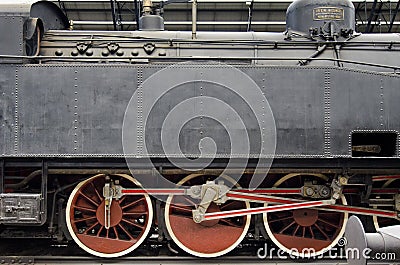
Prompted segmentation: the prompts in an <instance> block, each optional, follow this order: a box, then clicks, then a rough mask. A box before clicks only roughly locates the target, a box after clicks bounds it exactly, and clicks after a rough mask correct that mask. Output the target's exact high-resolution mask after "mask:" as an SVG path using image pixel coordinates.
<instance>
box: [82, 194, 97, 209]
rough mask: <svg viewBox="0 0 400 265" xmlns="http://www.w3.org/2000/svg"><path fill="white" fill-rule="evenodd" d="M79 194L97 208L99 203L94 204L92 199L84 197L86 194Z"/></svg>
mask: <svg viewBox="0 0 400 265" xmlns="http://www.w3.org/2000/svg"><path fill="white" fill-rule="evenodd" d="M79 194H80V195H81V196H82V197H83V198H85V199H86V200H87V201H89V202H90V203H92V204H93V205H95V206H96V207H98V206H99V203H97V202H95V201H94V200H93V199H92V198H89V197H88V196H86V194H84V193H83V192H82V191H80V190H79Z"/></svg>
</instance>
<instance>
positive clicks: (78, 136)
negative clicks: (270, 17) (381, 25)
mask: <svg viewBox="0 0 400 265" xmlns="http://www.w3.org/2000/svg"><path fill="white" fill-rule="evenodd" d="M286 16H287V25H286V31H285V32H284V33H268V32H198V31H196V30H193V31H192V32H180V31H166V30H164V26H163V19H162V18H161V17H160V16H159V15H157V14H154V13H152V8H151V4H150V3H149V2H148V1H144V8H143V15H142V17H141V20H140V23H139V24H140V30H137V31H78V30H73V28H72V25H71V23H70V22H69V21H68V19H67V18H66V17H65V15H64V14H63V13H62V12H61V11H60V10H59V9H58V7H57V6H56V5H55V4H53V3H51V2H47V1H36V2H29V3H27V2H22V1H21V2H15V1H13V2H11V1H2V2H1V3H0V22H1V23H0V32H1V35H2V37H1V38H0V44H1V45H0V69H1V71H0V90H1V91H0V92H1V98H0V102H1V108H0V116H1V123H2V124H1V126H0V131H1V140H0V150H1V157H0V184H1V185H0V238H1V239H0V240H2V241H5V240H9V239H12V238H16V237H22V238H50V239H52V240H53V241H54V242H62V243H66V242H67V243H68V244H69V245H74V244H77V245H78V246H79V247H80V248H82V249H83V250H85V251H86V252H88V253H91V254H93V255H96V256H100V257H119V256H122V255H138V254H137V253H139V252H140V251H139V250H140V249H149V248H152V249H153V250H154V249H158V250H159V249H167V251H168V253H169V254H173V255H182V254H184V253H189V254H191V255H194V256H198V257H217V256H221V255H225V254H228V253H239V254H240V253H241V252H242V251H244V250H245V249H250V250H254V249H257V247H256V246H260V245H261V246H262V245H264V244H265V243H266V244H269V245H270V246H274V247H276V248H277V249H280V250H283V251H285V252H287V253H291V254H293V255H295V256H298V257H304V256H305V255H304V250H307V251H309V250H310V249H313V252H312V253H311V256H319V255H323V253H325V252H327V251H329V250H330V249H332V248H334V247H335V246H336V245H337V243H338V242H339V239H340V238H341V237H342V236H343V234H344V231H345V226H346V222H347V219H348V217H349V215H359V216H360V217H361V219H362V221H363V223H364V226H365V228H366V230H367V231H370V232H373V231H374V230H375V229H379V228H382V227H386V226H390V225H395V224H399V212H400V193H399V190H400V166H399V165H400V163H399V161H400V160H399V130H400V106H399V104H398V102H399V100H400V91H399V89H400V76H399V71H400V66H399V62H400V35H399V34H398V33H393V34H361V33H358V32H356V29H355V11H354V6H353V4H352V3H351V1H349V0H346V1H339V0H318V1H306V0H295V1H294V2H293V3H292V4H291V5H290V6H289V8H288V10H287V13H286ZM194 29H195V27H194ZM132 251H134V252H132ZM131 252H132V253H131Z"/></svg>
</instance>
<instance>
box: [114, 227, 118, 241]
mask: <svg viewBox="0 0 400 265" xmlns="http://www.w3.org/2000/svg"><path fill="white" fill-rule="evenodd" d="M113 229H114V234H115V237H116V238H117V239H119V234H118V231H117V228H116V227H115V226H113Z"/></svg>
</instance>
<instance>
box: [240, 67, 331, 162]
mask: <svg viewBox="0 0 400 265" xmlns="http://www.w3.org/2000/svg"><path fill="white" fill-rule="evenodd" d="M242 70H243V71H245V72H246V73H247V74H248V75H249V76H250V77H251V78H252V79H253V80H254V81H255V82H256V83H257V85H258V86H259V87H260V88H261V89H262V90H263V92H264V94H265V96H266V98H267V99H268V102H269V104H270V106H271V109H272V112H273V115H274V118H275V123H276V129H277V146H276V155H277V156H283V157H286V156H290V157H292V156H322V155H323V154H324V89H323V88H324V71H325V70H324V69H323V68H313V67H254V68H242Z"/></svg>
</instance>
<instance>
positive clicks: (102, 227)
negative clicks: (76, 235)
mask: <svg viewBox="0 0 400 265" xmlns="http://www.w3.org/2000/svg"><path fill="white" fill-rule="evenodd" d="M103 229H105V227H104V226H101V227H100V229H99V231H97V237H99V236H100V233H101V231H103Z"/></svg>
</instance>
